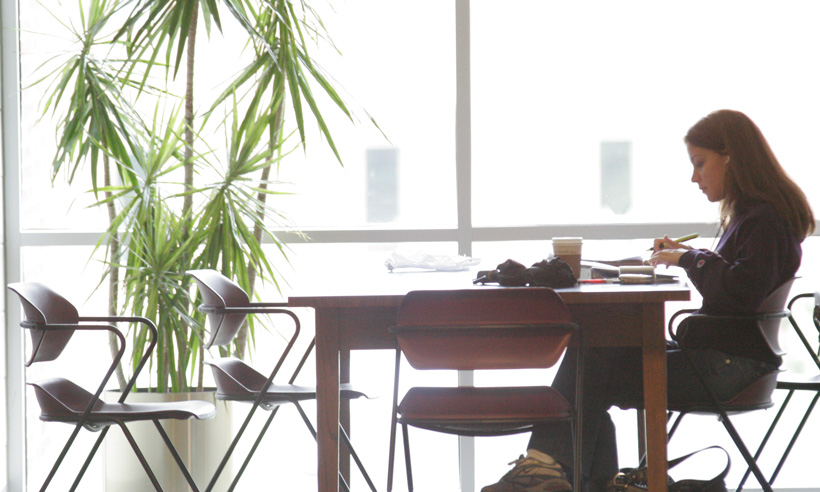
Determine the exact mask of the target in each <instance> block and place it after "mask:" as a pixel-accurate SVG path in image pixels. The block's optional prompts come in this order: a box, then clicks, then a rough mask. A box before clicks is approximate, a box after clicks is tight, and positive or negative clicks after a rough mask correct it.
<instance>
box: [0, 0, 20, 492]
mask: <svg viewBox="0 0 820 492" xmlns="http://www.w3.org/2000/svg"><path fill="white" fill-rule="evenodd" d="M17 2H18V0H0V20H2V33H0V36H2V38H0V39H1V40H0V64H2V79H0V97H2V104H0V107H1V108H2V123H0V125H1V126H2V144H1V145H0V148H2V155H3V205H2V207H3V224H4V228H3V240H4V259H3V260H4V269H3V276H4V280H5V282H4V283H6V284H8V283H9V282H15V281H18V280H20V277H21V272H20V269H21V255H20V249H21V247H20V238H21V236H20V213H19V211H20V210H21V207H20V165H21V163H20V92H21V87H20V85H21V84H20V38H19V33H20V29H19V12H18V3H17ZM5 308H6V309H5V312H6V316H5V322H6V330H5V332H6V339H5V341H6V347H5V371H6V388H5V392H6V421H5V422H3V424H2V425H4V426H5V431H6V436H7V439H6V444H7V446H6V456H5V465H6V470H5V472H6V477H5V482H6V483H5V487H7V490H26V434H25V428H26V426H25V424H23V425H21V422H22V423H25V418H26V412H25V384H24V383H25V370H24V369H23V367H24V366H23V353H24V345H23V330H20V329H16V328H17V327H18V326H19V324H20V304H19V302H18V301H17V300H16V298H12V293H11V292H10V291H8V290H6V297H5ZM10 327H13V328H14V329H9V328H10ZM4 490H6V489H4Z"/></svg>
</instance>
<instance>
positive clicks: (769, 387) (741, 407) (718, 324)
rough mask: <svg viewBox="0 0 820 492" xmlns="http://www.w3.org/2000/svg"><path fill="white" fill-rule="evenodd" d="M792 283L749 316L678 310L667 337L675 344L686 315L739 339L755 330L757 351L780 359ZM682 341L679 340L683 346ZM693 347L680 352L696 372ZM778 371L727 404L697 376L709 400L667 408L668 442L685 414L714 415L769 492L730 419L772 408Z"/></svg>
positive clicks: (688, 345)
mask: <svg viewBox="0 0 820 492" xmlns="http://www.w3.org/2000/svg"><path fill="white" fill-rule="evenodd" d="M794 280H795V279H789V280H788V281H786V282H784V283H783V284H782V285H781V286H779V287H778V288H777V289H776V290H775V291H774V292H772V293H771V294H770V295H769V296H768V297H767V298H766V299H765V300H764V301H763V303H762V304H761V306H760V308H759V310H758V313H756V314H754V315H749V316H712V315H705V314H692V312H693V311H694V310H682V311H678V312H677V313H675V314H674V315H673V316H672V318H671V319H670V320H669V334H670V336H671V337H672V339H673V340H678V339H680V338H681V337H680V336H679V331H680V328H681V327H682V326H686V325H685V324H684V323H681V324H677V323H676V320H677V319H678V318H679V317H680V316H683V315H688V318H687V319H688V321H689V322H692V321H695V322H697V323H701V324H709V323H714V324H715V329H726V327H727V326H730V327H734V328H733V329H736V330H737V331H738V335H739V336H744V331H745V330H746V333H748V331H747V330H756V331H757V332H758V333H759V334H760V335H761V338H760V339H761V340H764V341H765V347H760V350H762V351H765V352H766V354H765V355H768V356H776V357H779V356H782V355H783V351H782V350H781V348H780V345H779V343H778V334H779V332H780V324H781V321H782V320H783V319H784V318H786V317H788V316H789V311H788V310H786V309H785V306H786V301H787V299H788V296H789V291H790V290H791V287H792V284H793V283H794ZM685 341H686V338H684V339H683V342H685ZM697 348H699V347H698V346H697V343H681V349H682V351H683V353H684V354H685V355H686V357H687V359H688V360H689V362H690V363H691V364H692V367H694V368H695V370H696V371H697V369H698V368H697V366H696V365H695V364H694V363H693V362H692V359H691V358H690V357H689V352H688V351H689V350H692V349H697ZM779 373H780V371H777V370H775V371H771V372H769V373H766V374H764V375H762V376H761V377H760V378H758V379H757V380H756V381H754V382H752V383H751V384H750V385H749V386H748V387H747V388H746V389H744V390H743V391H741V392H740V394H738V395H736V396H735V397H734V398H732V399H731V400H729V401H719V400H718V398H717V397H716V396H715V394H714V392H713V391H712V389H711V386H710V385H709V381H708V380H707V379H706V378H704V377H703V376H702V375H701V374H700V372H698V373H697V374H698V377H699V378H700V380H701V383H702V384H703V385H704V388H706V390H707V393H708V394H709V396H710V400H711V401H710V402H706V403H704V402H693V403H685V402H684V403H678V404H671V403H670V405H669V411H670V412H677V413H678V416H677V418H676V419H675V421H674V422H673V424H672V427H671V428H670V430H669V439H671V438H672V436H673V435H674V433H675V430H676V429H677V428H678V426H679V425H680V422H681V420H682V419H683V417H684V416H686V415H687V414H713V415H714V414H717V415H719V417H720V421H721V423H722V424H723V426H724V427H725V429H726V431H727V432H728V433H729V436H730V437H731V439H732V441H733V442H734V444H735V446H737V448H738V450H739V451H740V454H741V455H742V456H743V459H744V460H745V461H746V463H747V465H748V467H749V469H750V470H751V472H752V473H753V474H754V475H755V477H756V478H757V480H758V482H760V485H761V487H763V490H765V491H767V492H771V491H772V487H771V483H769V481H767V480H766V478H765V477H764V476H763V473H762V472H761V470H760V468H759V467H758V465H757V462H756V458H755V457H754V456H752V454H751V453H750V452H749V449H748V447H747V446H746V444H745V443H744V442H743V439H742V438H741V436H740V433H739V432H738V431H737V429H736V428H735V426H734V425H733V424H732V421H731V419H730V417H729V416H730V415H734V414H738V413H745V412H750V411H755V410H762V409H766V408H771V407H772V406H774V402H773V401H772V393H774V390H775V388H776V387H777V384H778V375H779Z"/></svg>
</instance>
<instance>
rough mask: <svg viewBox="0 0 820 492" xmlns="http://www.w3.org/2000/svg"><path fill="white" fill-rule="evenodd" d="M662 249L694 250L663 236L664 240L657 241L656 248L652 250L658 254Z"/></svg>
mask: <svg viewBox="0 0 820 492" xmlns="http://www.w3.org/2000/svg"><path fill="white" fill-rule="evenodd" d="M662 249H684V250H687V249H692V247H691V246H687V245H685V244H683V243H678V242H675V240H674V239H670V238H669V236H663V238H662V239H655V242H654V246H653V248H652V250H653V251H654V252H655V253H657V252H658V251H660V250H662Z"/></svg>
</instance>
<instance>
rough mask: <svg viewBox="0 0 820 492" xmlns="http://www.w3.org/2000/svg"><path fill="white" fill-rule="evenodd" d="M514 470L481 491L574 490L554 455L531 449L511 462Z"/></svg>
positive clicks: (554, 491)
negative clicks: (525, 454)
mask: <svg viewBox="0 0 820 492" xmlns="http://www.w3.org/2000/svg"><path fill="white" fill-rule="evenodd" d="M510 464H511V465H515V466H514V467H513V469H512V470H510V471H508V472H507V474H506V475H504V476H503V477H501V480H499V481H498V483H496V484H493V485H487V486H486V487H484V488H483V489H481V492H572V485H570V483H569V480H567V475H566V474H565V473H564V469H563V468H562V467H561V465H560V464H559V463H558V462H557V461H555V460H554V459H553V458H552V456H549V455H547V454H544V453H542V452H540V451H536V450H534V449H531V450H529V451H528V452H527V456H520V457H519V458H518V459H517V460H515V461H512V462H510Z"/></svg>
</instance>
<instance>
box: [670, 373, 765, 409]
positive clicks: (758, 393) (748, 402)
mask: <svg viewBox="0 0 820 492" xmlns="http://www.w3.org/2000/svg"><path fill="white" fill-rule="evenodd" d="M779 374H780V371H772V372H769V373H766V374H764V375H762V376H760V377H759V378H758V379H757V381H755V382H754V383H752V384H751V385H749V386H748V387H746V389H744V390H743V391H741V392H740V393H738V394H737V396H735V397H734V398H732V399H731V400H729V401H725V402H721V406H723V408H724V410H726V412H727V413H730V414H731V413H739V412H748V411H751V410H762V409H764V408H770V407H772V406H773V405H774V402H773V401H772V393H773V392H774V390H775V388H776V387H777V384H778V375H779ZM669 410H671V411H673V412H682V413H709V414H714V413H717V408H716V407H715V405H714V404H711V403H705V402H692V403H688V402H685V403H674V402H670V403H669Z"/></svg>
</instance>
